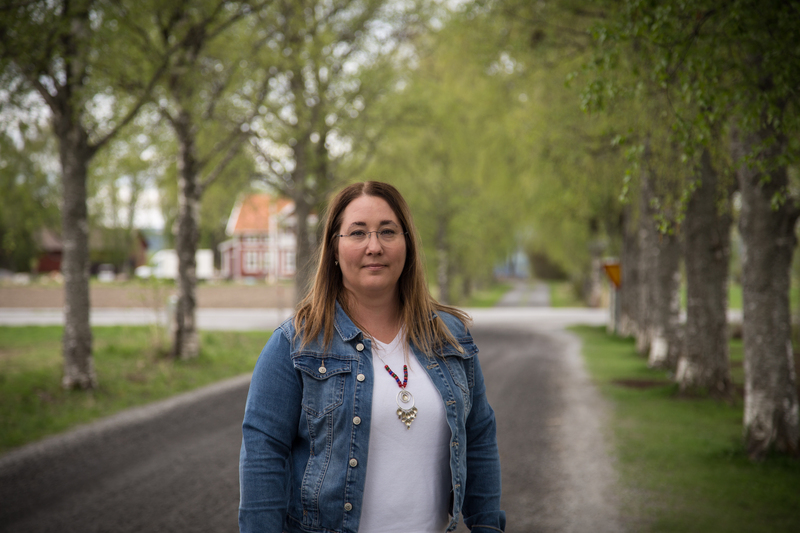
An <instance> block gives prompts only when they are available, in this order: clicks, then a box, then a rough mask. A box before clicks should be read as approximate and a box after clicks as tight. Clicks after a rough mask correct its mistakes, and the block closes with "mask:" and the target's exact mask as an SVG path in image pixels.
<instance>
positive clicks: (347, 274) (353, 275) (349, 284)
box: [335, 196, 406, 299]
mask: <svg viewBox="0 0 800 533" xmlns="http://www.w3.org/2000/svg"><path fill="white" fill-rule="evenodd" d="M383 230H394V231H395V232H397V235H396V237H395V238H394V239H393V240H391V241H390V242H385V240H384V239H382V238H379V237H378V233H377V232H380V231H383ZM404 231H405V230H404V228H402V227H401V226H400V221H399V220H398V219H397V216H396V215H395V214H394V211H393V210H392V208H391V207H389V204H388V203H387V202H386V200H384V199H383V198H379V197H377V196H360V197H358V198H356V199H355V200H353V201H352V202H350V203H349V204H348V205H347V207H346V208H345V210H344V212H343V213H342V225H341V227H340V228H339V230H338V233H340V234H344V235H350V234H352V233H353V232H376V233H369V234H368V235H367V238H366V239H365V240H364V241H363V242H357V239H354V238H351V237H339V238H338V241H339V242H338V243H337V245H336V249H335V250H336V251H335V256H336V260H337V261H339V268H341V269H342V277H343V278H344V286H345V288H346V289H348V290H349V291H350V292H352V293H353V295H354V296H355V297H356V298H359V299H362V298H363V299H372V298H376V297H382V296H386V295H387V294H388V293H390V292H391V291H396V290H397V280H398V279H400V274H402V272H403V266H404V265H405V262H406V239H405V236H404V235H402V233H403V232H404Z"/></svg>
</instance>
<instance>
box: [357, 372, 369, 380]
mask: <svg viewBox="0 0 800 533" xmlns="http://www.w3.org/2000/svg"><path fill="white" fill-rule="evenodd" d="M356 379H357V380H358V381H364V380H365V379H367V376H365V375H364V374H359V375H357V376H356Z"/></svg>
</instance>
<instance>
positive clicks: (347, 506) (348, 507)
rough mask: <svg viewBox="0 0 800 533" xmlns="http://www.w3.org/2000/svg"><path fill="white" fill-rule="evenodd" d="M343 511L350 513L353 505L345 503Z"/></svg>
mask: <svg viewBox="0 0 800 533" xmlns="http://www.w3.org/2000/svg"><path fill="white" fill-rule="evenodd" d="M344 510H345V511H352V510H353V505H352V504H351V503H350V502H347V503H346V504H344Z"/></svg>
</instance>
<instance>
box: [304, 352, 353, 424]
mask: <svg viewBox="0 0 800 533" xmlns="http://www.w3.org/2000/svg"><path fill="white" fill-rule="evenodd" d="M293 362H294V367H295V368H296V369H297V370H299V371H300V374H301V376H302V379H303V410H304V411H305V412H306V413H307V414H308V415H310V416H313V417H321V416H324V415H326V414H328V413H330V412H331V411H333V410H334V409H336V408H337V407H339V406H340V405H342V402H343V401H344V387H345V379H346V377H347V376H348V374H350V372H351V364H352V361H347V360H341V359H333V358H330V357H325V358H323V357H320V356H319V355H316V354H300V355H297V356H295V358H294V360H293Z"/></svg>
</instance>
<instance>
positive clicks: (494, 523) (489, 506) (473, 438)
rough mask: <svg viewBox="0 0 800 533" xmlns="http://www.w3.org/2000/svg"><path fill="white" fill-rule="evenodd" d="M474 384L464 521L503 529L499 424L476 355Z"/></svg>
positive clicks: (481, 529) (479, 527) (475, 526)
mask: <svg viewBox="0 0 800 533" xmlns="http://www.w3.org/2000/svg"><path fill="white" fill-rule="evenodd" d="M473 364H474V369H473V371H474V375H475V385H474V387H473V390H472V409H471V410H470V413H469V416H468V417H467V421H466V430H467V480H466V487H465V491H464V506H463V512H464V523H465V524H466V526H467V527H468V528H469V529H470V530H471V531H475V532H478V531H479V532H489V531H504V530H505V527H506V513H505V511H501V510H500V485H501V483H500V454H499V452H498V449H497V424H496V422H495V417H494V411H493V410H492V408H491V406H490V405H489V402H488V400H487V399H486V386H485V384H484V381H483V373H482V372H481V367H480V363H479V362H478V356H477V355H475V357H474V358H473Z"/></svg>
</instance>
